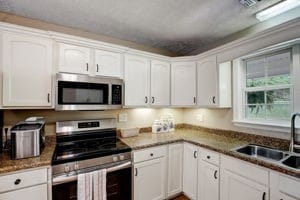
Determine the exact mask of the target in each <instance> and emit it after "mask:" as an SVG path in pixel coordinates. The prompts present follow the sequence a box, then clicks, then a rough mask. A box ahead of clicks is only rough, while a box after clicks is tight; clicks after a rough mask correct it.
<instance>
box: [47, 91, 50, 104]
mask: <svg viewBox="0 0 300 200" xmlns="http://www.w3.org/2000/svg"><path fill="white" fill-rule="evenodd" d="M47 101H48V103H50V93H48V94H47Z"/></svg>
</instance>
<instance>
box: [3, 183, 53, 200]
mask: <svg viewBox="0 0 300 200" xmlns="http://www.w3.org/2000/svg"><path fill="white" fill-rule="evenodd" d="M47 191H48V189H47V184H42V185H37V186H33V187H28V188H24V189H20V190H16V191H11V192H6V193H2V194H0V199H1V200H2V199H3V200H4V199H5V200H20V199H25V200H26V199H30V200H47V199H48V192H47Z"/></svg>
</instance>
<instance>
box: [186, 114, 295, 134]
mask: <svg viewBox="0 0 300 200" xmlns="http://www.w3.org/2000/svg"><path fill="white" fill-rule="evenodd" d="M198 114H202V115H203V122H199V121H198V120H197V115H198ZM232 119H233V111H232V109H200V108H199V109H192V108H188V109H183V122H184V123H187V124H192V125H197V126H203V127H207V128H215V129H223V130H233V131H239V132H246V133H252V134H257V135H265V136H271V137H278V138H283V139H289V138H290V133H282V132H275V131H267V130H260V129H253V128H245V127H239V126H235V125H234V124H233V123H232Z"/></svg>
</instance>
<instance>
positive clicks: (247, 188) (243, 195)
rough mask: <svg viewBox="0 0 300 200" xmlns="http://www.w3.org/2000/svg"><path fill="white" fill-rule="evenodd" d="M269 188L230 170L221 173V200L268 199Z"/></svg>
mask: <svg viewBox="0 0 300 200" xmlns="http://www.w3.org/2000/svg"><path fill="white" fill-rule="evenodd" d="M268 191H269V190H268V188H267V187H266V186H263V185H260V184H259V183H256V182H254V181H252V180H249V179H247V178H244V177H242V176H240V175H237V174H235V173H232V172H230V171H228V170H224V171H222V174H221V195H220V197H221V198H220V199H221V200H241V199H243V200H258V199H261V200H267V199H269V193H268Z"/></svg>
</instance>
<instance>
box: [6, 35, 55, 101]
mask: <svg viewBox="0 0 300 200" xmlns="http://www.w3.org/2000/svg"><path fill="white" fill-rule="evenodd" d="M52 45H53V43H52V40H50V39H47V38H43V37H37V36H31V35H26V34H17V33H11V32H3V33H2V49H3V51H2V58H3V59H2V61H3V63H2V66H3V107H6V106H9V107H50V106H51V98H52V97H51V93H52V91H51V90H52V49H53V46H52Z"/></svg>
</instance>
